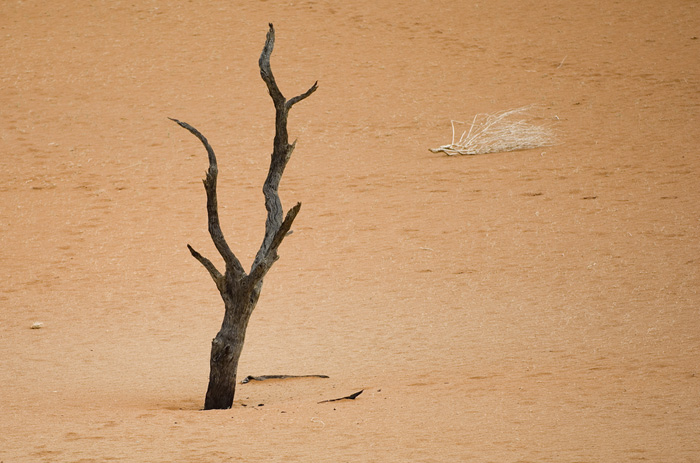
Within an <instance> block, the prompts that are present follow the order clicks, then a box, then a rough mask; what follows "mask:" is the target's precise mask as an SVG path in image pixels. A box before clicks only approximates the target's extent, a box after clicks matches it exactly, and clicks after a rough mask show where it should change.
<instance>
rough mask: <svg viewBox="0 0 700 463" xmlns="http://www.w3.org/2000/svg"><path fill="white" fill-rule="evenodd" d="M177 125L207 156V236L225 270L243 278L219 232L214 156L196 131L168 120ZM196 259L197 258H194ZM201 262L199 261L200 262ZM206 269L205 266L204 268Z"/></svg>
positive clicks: (222, 235)
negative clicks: (197, 143)
mask: <svg viewBox="0 0 700 463" xmlns="http://www.w3.org/2000/svg"><path fill="white" fill-rule="evenodd" d="M169 119H170V120H171V121H174V122H175V123H177V124H178V125H179V126H180V127H182V128H184V129H187V130H188V131H189V132H190V133H192V134H193V135H194V136H195V137H197V138H198V139H199V141H201V142H202V144H203V145H204V147H205V148H206V150H207V154H208V155H209V169H208V170H207V174H206V178H205V179H204V190H205V191H206V193H207V216H208V221H209V235H210V236H211V239H212V241H213V242H214V246H216V249H217V251H219V254H221V257H222V258H223V259H224V262H225V263H226V270H227V271H228V270H229V269H230V270H231V271H232V272H234V273H235V274H236V277H237V278H242V277H244V276H245V274H246V273H245V270H243V266H242V265H241V263H240V261H239V260H238V258H237V257H236V256H235V255H234V254H233V251H231V248H230V247H229V245H228V243H227V242H226V239H225V238H224V234H223V232H222V231H221V223H220V222H219V206H218V202H217V198H216V179H217V177H218V174H219V168H218V166H217V164H216V155H215V154H214V150H213V149H212V147H211V145H209V142H208V141H207V139H206V138H205V137H204V135H202V134H201V133H200V132H199V131H198V130H197V129H195V128H194V127H192V126H191V125H189V124H188V123H186V122H181V121H178V120H177V119H173V118H169ZM195 257H197V256H195ZM200 262H201V261H200ZM205 267H206V266H205Z"/></svg>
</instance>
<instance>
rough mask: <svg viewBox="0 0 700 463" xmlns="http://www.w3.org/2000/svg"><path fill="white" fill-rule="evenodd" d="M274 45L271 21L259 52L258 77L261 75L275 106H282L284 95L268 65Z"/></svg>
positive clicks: (273, 31)
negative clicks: (261, 49)
mask: <svg viewBox="0 0 700 463" xmlns="http://www.w3.org/2000/svg"><path fill="white" fill-rule="evenodd" d="M274 47H275V28H274V26H273V25H272V23H270V29H269V30H268V31H267V38H266V39H265V45H264V46H263V51H262V53H261V54H260V59H259V60H258V65H259V66H260V77H262V80H264V81H265V83H266V84H267V90H268V91H269V92H270V96H271V97H272V101H273V102H274V103H275V107H278V106H280V107H281V106H284V96H283V95H282V92H281V91H280V89H279V87H278V86H277V82H275V77H274V76H273V75H272V68H271V67H270V55H272V49H273V48H274Z"/></svg>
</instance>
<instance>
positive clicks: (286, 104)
mask: <svg viewBox="0 0 700 463" xmlns="http://www.w3.org/2000/svg"><path fill="white" fill-rule="evenodd" d="M274 44H275V29H274V27H273V25H272V24H270V29H269V31H268V33H267V39H266V41H265V46H264V47H263V50H262V53H261V54H260V60H259V62H258V64H259V65H260V76H261V77H262V79H263V81H265V84H266V85H267V88H268V91H269V93H270V97H271V98H272V101H273V103H274V105H275V110H276V114H275V140H274V145H273V151H272V156H271V159H270V170H269V171H268V174H267V178H266V179H265V184H264V185H263V195H264V196H265V208H266V209H267V220H266V221H265V237H264V238H263V242H262V244H261V245H260V249H259V250H258V253H257V255H256V256H255V261H254V262H253V266H252V268H251V277H252V275H253V274H255V275H264V274H265V273H266V272H267V270H269V268H270V266H271V265H272V263H274V261H275V260H277V247H279V245H280V243H281V242H282V239H284V236H285V235H286V234H287V231H289V227H291V223H292V222H293V221H294V217H296V215H297V213H298V212H299V207H300V206H301V205H300V204H298V205H297V206H295V207H294V208H292V210H290V211H289V213H288V214H287V217H286V218H284V219H283V214H284V210H283V209H282V202H281V201H280V197H279V193H278V189H279V184H280V181H281V179H282V174H284V169H285V167H286V166H287V163H288V162H289V159H290V157H291V155H292V152H293V151H294V146H295V144H294V143H292V144H291V145H290V144H289V135H288V133H287V114H288V113H289V109H290V108H291V107H292V106H293V105H294V104H296V103H298V102H300V101H301V100H303V99H305V98H307V97H309V96H310V95H311V94H312V93H314V92H315V91H316V89H317V88H318V82H315V83H314V84H313V85H312V86H311V88H309V89H308V90H307V91H306V92H304V93H303V94H301V95H299V96H296V97H294V98H292V99H291V100H289V101H286V100H285V98H284V95H282V92H281V91H280V89H279V87H278V86H277V82H276V81H275V78H274V76H273V74H272V68H271V67H270V56H271V55H272V50H273V48H274ZM285 227H286V229H285V230H284V231H282V230H283V228H285ZM260 265H262V267H261V268H260V269H258V271H256V268H257V267H259V266H260Z"/></svg>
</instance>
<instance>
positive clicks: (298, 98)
mask: <svg viewBox="0 0 700 463" xmlns="http://www.w3.org/2000/svg"><path fill="white" fill-rule="evenodd" d="M317 88H318V81H316V82H314V84H313V85H312V86H311V88H310V89H308V90H307V91H306V92H304V93H302V94H301V95H298V96H295V97H294V98H292V99H290V100H289V101H287V103H286V107H287V111H289V110H290V109H291V108H292V106H293V105H295V104H297V103H299V102H300V101H301V100H303V99H305V98H307V97H308V96H309V95H311V94H312V93H313V92H315V91H316V89H317Z"/></svg>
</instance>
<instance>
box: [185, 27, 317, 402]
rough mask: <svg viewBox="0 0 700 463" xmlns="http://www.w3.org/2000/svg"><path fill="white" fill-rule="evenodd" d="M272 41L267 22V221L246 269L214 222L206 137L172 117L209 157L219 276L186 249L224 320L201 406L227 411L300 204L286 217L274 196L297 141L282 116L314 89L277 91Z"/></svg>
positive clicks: (263, 68) (263, 64)
mask: <svg viewBox="0 0 700 463" xmlns="http://www.w3.org/2000/svg"><path fill="white" fill-rule="evenodd" d="M274 44H275V29H274V28H273V26H272V24H270V29H269V31H268V33H267V39H266V41H265V46H264V47H263V51H262V53H261V54H260V60H259V65H260V76H261V77H262V79H263V80H264V81H265V83H266V84H267V89H268V91H269V93H270V96H271V97H272V101H273V103H274V105H275V112H276V116H275V139H274V146H273V151H272V156H271V160H270V170H269V172H268V174H267V179H266V180H265V183H264V185H263V194H264V195H265V208H266V209H267V220H266V222H265V237H264V238H263V242H262V244H261V246H260V249H259V250H258V252H257V254H256V256H255V259H254V261H253V265H252V266H251V269H250V272H249V273H246V272H245V270H244V269H243V266H242V265H241V263H240V261H239V260H238V258H236V256H235V254H234V253H233V251H231V249H230V248H229V245H228V244H227V243H226V239H225V238H224V234H223V232H222V231H221V225H220V223H219V212H218V206H217V198H216V178H217V174H218V168H217V165H216V156H215V155H214V150H213V149H212V147H211V146H210V145H209V142H208V141H207V139H206V138H205V137H204V135H202V134H201V133H199V131H198V130H197V129H195V128H194V127H192V126H191V125H189V124H187V123H185V122H180V121H178V120H176V119H172V120H173V121H175V122H176V123H177V124H179V125H180V126H181V127H183V128H185V129H187V130H188V131H190V132H191V133H192V134H193V135H194V136H195V137H197V138H198V139H199V141H201V142H202V144H203V145H204V147H205V148H206V150H207V153H208V155H209V169H208V170H207V172H206V178H205V179H204V189H205V190H206V193H207V215H208V219H209V234H210V235H211V239H212V241H213V242H214V245H215V246H216V250H217V251H218V252H219V254H220V255H221V257H222V258H223V260H224V263H225V265H226V269H225V271H224V273H223V274H222V273H221V272H220V271H219V270H217V268H216V266H215V265H214V264H213V263H212V262H211V261H210V260H209V259H207V258H206V257H204V256H202V255H201V254H200V253H198V252H197V251H195V250H194V249H193V248H192V246H190V245H189V244H188V245H187V248H188V249H189V250H190V253H191V254H192V256H194V258H195V259H197V260H198V261H199V262H200V263H201V264H202V265H203V266H204V268H206V269H207V271H208V272H209V275H211V278H212V279H213V280H214V283H216V287H217V289H218V290H219V293H221V298H222V299H223V301H224V308H225V313H224V320H223V323H222V324H221V330H220V331H219V333H218V334H217V335H216V337H215V338H214V339H213V340H212V343H211V358H210V372H209V387H208V389H207V395H206V399H205V402H204V409H205V410H211V409H226V408H231V405H232V404H233V395H234V392H235V389H236V372H237V370H238V359H239V358H240V356H241V351H242V349H243V342H244V340H245V332H246V328H247V326H248V320H250V315H251V314H252V313H253V309H255V305H256V303H257V302H258V298H259V297H260V290H261V289H262V285H263V278H264V277H265V275H266V274H267V272H268V271H269V270H270V267H272V264H274V263H275V261H276V260H277V259H279V256H278V254H277V249H278V248H279V246H280V244H282V240H283V239H284V237H285V236H286V235H287V234H288V233H289V230H290V227H291V226H292V222H294V218H295V217H296V216H297V214H298V213H299V209H300V208H301V203H297V204H296V205H295V206H294V207H293V208H291V209H290V210H289V211H288V212H287V214H286V216H285V215H284V213H283V209H282V203H281V201H280V197H279V194H278V188H279V184H280V180H281V178H282V174H283V173H284V168H285V167H286V165H287V162H289V158H290V157H291V155H292V151H294V145H295V144H296V142H294V143H292V144H291V145H290V144H289V140H288V134H287V115H288V113H289V110H290V109H291V108H292V106H294V105H295V104H296V103H298V102H300V101H301V100H303V99H304V98H306V97H308V96H309V95H311V94H312V93H313V92H315V91H316V88H317V87H318V82H316V83H314V85H313V86H311V88H310V89H309V90H307V91H306V92H305V93H303V94H301V95H298V96H295V97H294V98H291V99H290V100H287V99H285V97H284V96H283V95H282V92H281V91H280V89H279V87H278V86H277V83H276V82H275V78H274V77H273V75H272V69H271V68H270V55H271V54H272V49H273V47H274Z"/></svg>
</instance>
